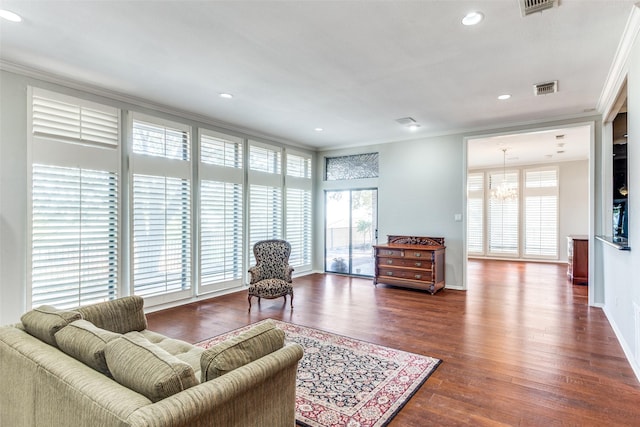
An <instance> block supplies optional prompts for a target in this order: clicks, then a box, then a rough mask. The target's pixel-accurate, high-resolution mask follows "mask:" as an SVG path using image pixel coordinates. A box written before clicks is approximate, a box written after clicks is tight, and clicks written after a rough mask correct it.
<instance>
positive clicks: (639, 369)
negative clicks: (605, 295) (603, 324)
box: [602, 305, 640, 381]
mask: <svg viewBox="0 0 640 427" xmlns="http://www.w3.org/2000/svg"><path fill="white" fill-rule="evenodd" d="M602 311H604V314H605V316H607V320H608V321H609V324H610V325H611V328H612V329H613V332H614V333H615V334H616V337H617V338H618V342H619V343H620V346H621V347H622V351H623V352H624V355H625V356H626V358H627V360H628V361H629V364H630V365H631V369H633V373H634V374H636V378H637V379H638V381H640V365H639V364H638V361H637V360H636V358H635V355H634V354H633V351H631V348H630V347H629V345H628V344H627V341H626V340H625V339H624V336H623V335H622V333H621V332H620V329H618V325H617V324H616V322H615V320H614V317H613V316H612V315H610V313H609V310H607V306H606V305H605V306H604V307H603V309H602Z"/></svg>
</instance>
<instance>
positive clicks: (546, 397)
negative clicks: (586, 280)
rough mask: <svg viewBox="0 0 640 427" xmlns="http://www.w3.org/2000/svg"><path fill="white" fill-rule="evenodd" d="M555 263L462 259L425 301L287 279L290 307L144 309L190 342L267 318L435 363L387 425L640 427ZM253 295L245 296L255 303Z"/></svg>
mask: <svg viewBox="0 0 640 427" xmlns="http://www.w3.org/2000/svg"><path fill="white" fill-rule="evenodd" d="M565 272H566V267H565V266H564V265H556V264H541V263H518V262H506V261H478V260H474V261H470V263H469V279H468V288H469V289H468V291H455V290H451V289H444V290H443V291H441V292H439V293H437V294H436V295H434V296H430V295H428V294H425V293H423V292H419V291H414V290H408V289H400V288H393V287H388V286H385V285H378V287H377V288H375V287H374V286H373V285H372V281H371V280H366V279H362V278H349V277H344V276H336V275H324V274H313V275H309V276H305V277H300V278H297V279H296V280H295V282H294V283H295V299H294V309H293V311H291V310H290V309H289V305H288V304H287V305H286V306H284V305H283V301H282V299H277V300H263V301H262V303H261V306H258V305H257V304H255V303H254V308H253V309H252V311H251V313H248V312H247V299H246V292H238V293H234V294H229V295H225V296H222V297H218V298H213V299H210V300H206V301H203V302H199V303H194V304H188V305H184V306H181V307H177V308H173V309H169V310H164V311H161V312H156V313H150V314H149V315H148V320H149V328H150V329H152V330H156V331H159V332H162V333H165V334H167V335H169V336H172V337H174V338H180V339H183V340H185V341H190V342H194V343H195V342H197V341H201V340H204V339H206V338H209V337H212V336H215V335H219V334H221V333H223V332H227V331H229V330H232V329H235V328H238V327H240V326H244V325H247V324H250V323H253V322H256V321H258V320H261V319H265V318H273V319H279V320H284V321H287V322H293V323H297V324H300V325H305V326H310V327H315V328H319V329H323V330H326V331H331V332H335V333H338V334H342V335H347V336H350V337H353V338H359V339H362V340H366V341H369V342H373V343H377V344H381V345H385V346H389V347H394V348H398V349H401V350H405V351H410V352H415V353H420V354H424V355H428V356H433V357H437V358H440V359H442V360H443V363H442V364H441V365H440V367H438V369H437V370H436V372H435V373H434V374H433V375H432V376H431V378H429V380H428V381H427V382H426V383H425V384H424V385H423V386H422V387H421V388H420V390H419V391H418V392H417V393H416V394H415V395H414V396H413V398H412V399H411V400H410V401H409V402H408V403H407V405H406V406H405V407H404V408H403V409H402V410H401V411H400V413H399V414H398V415H397V416H396V417H395V418H394V419H393V421H392V423H391V424H390V425H391V426H395V427H400V426H429V425H433V426H448V425H474V426H483V425H491V426H496V425H509V426H518V425H523V426H525V425H526V426H556V425H558V426H559V425H563V426H564V425H572V426H578V425H579V426H615V425H619V426H640V385H639V384H638V380H637V379H636V377H635V376H634V373H633V371H632V369H631V367H630V366H629V363H628V362H627V360H626V359H625V357H624V354H623V352H622V349H621V347H620V345H619V343H618V341H617V340H616V337H615V335H614V332H613V330H612V329H611V327H610V325H609V324H608V322H607V320H606V318H605V315H604V313H603V312H602V310H601V309H599V308H590V307H588V306H587V293H586V289H587V288H586V287H585V286H580V285H571V284H570V283H569V282H567V280H566V276H565ZM254 301H255V300H254Z"/></svg>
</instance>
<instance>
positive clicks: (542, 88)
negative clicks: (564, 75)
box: [533, 80, 558, 96]
mask: <svg viewBox="0 0 640 427" xmlns="http://www.w3.org/2000/svg"><path fill="white" fill-rule="evenodd" d="M557 91H558V81H557V80H554V81H552V82H547V83H539V84H537V85H533V94H534V95H535V96H539V95H548V94H550V93H556V92H557Z"/></svg>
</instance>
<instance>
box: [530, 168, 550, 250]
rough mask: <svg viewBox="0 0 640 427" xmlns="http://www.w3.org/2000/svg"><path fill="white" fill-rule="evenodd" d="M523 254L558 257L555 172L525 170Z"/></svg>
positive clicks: (548, 170)
mask: <svg viewBox="0 0 640 427" xmlns="http://www.w3.org/2000/svg"><path fill="white" fill-rule="evenodd" d="M524 176H525V179H524V181H525V187H524V222H525V226H524V228H525V230H524V231H525V235H524V236H525V239H524V254H525V256H532V257H551V258H556V257H557V256H558V170H557V169H555V168H554V169H529V170H525V173H524Z"/></svg>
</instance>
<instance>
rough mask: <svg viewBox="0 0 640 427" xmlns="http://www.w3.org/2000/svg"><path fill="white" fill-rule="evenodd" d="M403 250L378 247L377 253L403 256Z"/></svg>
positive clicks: (388, 255)
mask: <svg viewBox="0 0 640 427" xmlns="http://www.w3.org/2000/svg"><path fill="white" fill-rule="evenodd" d="M403 252H404V251H403V250H402V249H386V248H384V249H377V250H376V255H377V256H379V257H396V258H402V257H403V256H404V255H403Z"/></svg>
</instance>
